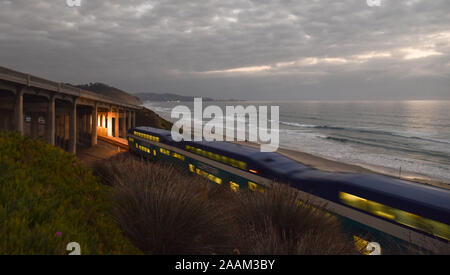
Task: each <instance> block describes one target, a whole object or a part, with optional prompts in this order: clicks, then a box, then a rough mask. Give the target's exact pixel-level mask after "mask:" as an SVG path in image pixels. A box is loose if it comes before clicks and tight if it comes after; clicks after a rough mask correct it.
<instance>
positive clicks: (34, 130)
mask: <svg viewBox="0 0 450 275" xmlns="http://www.w3.org/2000/svg"><path fill="white" fill-rule="evenodd" d="M38 119H39V114H38V113H31V138H32V139H37V138H38V137H39V133H38V131H39V122H38Z"/></svg>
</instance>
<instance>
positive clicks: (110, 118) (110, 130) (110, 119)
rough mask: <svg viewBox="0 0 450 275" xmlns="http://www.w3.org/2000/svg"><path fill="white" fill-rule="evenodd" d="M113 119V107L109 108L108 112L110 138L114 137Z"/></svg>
mask: <svg viewBox="0 0 450 275" xmlns="http://www.w3.org/2000/svg"><path fill="white" fill-rule="evenodd" d="M112 118H113V111H112V107H111V108H109V112H108V136H109V137H112V136H113V133H112Z"/></svg>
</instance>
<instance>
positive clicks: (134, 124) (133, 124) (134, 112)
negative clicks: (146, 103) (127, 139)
mask: <svg viewBox="0 0 450 275" xmlns="http://www.w3.org/2000/svg"><path fill="white" fill-rule="evenodd" d="M132 116H133V118H132V122H131V127H132V128H136V111H133V115H132Z"/></svg>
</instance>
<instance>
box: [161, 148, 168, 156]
mask: <svg viewBox="0 0 450 275" xmlns="http://www.w3.org/2000/svg"><path fill="white" fill-rule="evenodd" d="M159 152H161V153H162V154H164V155H167V156H170V151H169V150H167V149H164V148H159Z"/></svg>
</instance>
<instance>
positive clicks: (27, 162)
mask: <svg viewBox="0 0 450 275" xmlns="http://www.w3.org/2000/svg"><path fill="white" fill-rule="evenodd" d="M109 192H110V187H107V186H104V185H101V184H99V183H98V180H97V178H96V177H94V176H93V175H92V173H91V172H90V171H89V170H88V169H87V168H85V167H83V166H81V165H80V163H79V161H78V160H77V159H76V157H75V156H73V155H71V154H68V153H65V152H64V151H62V150H61V149H58V148H56V147H53V146H51V145H48V144H45V143H42V142H39V141H33V140H31V139H30V138H27V137H22V136H20V135H19V134H17V133H7V132H0V236H1V238H0V254H68V253H69V252H68V251H66V246H67V244H68V243H70V242H78V243H79V244H80V246H81V253H82V254H130V253H139V251H138V250H137V249H136V248H134V247H133V246H132V245H131V244H130V242H129V241H128V240H127V239H126V238H125V237H124V236H123V234H122V232H121V231H120V229H119V228H118V227H117V225H116V224H115V223H114V221H113V219H112V218H111V216H110V214H109V210H110V207H111V205H110V203H109V201H108V200H107V195H108V193H109Z"/></svg>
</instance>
